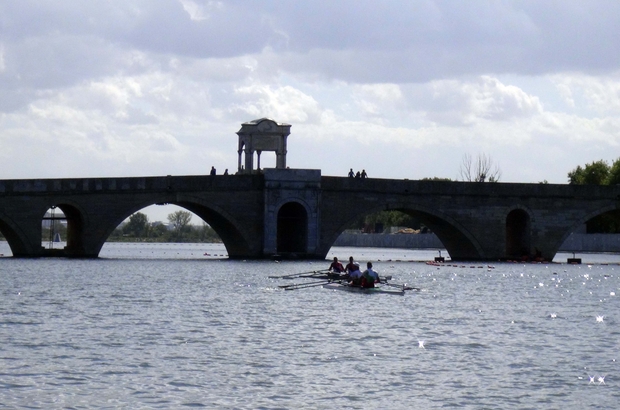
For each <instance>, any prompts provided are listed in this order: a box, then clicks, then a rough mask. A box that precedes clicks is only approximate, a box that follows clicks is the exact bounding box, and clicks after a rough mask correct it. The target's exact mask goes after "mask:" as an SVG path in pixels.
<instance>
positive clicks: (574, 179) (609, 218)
mask: <svg viewBox="0 0 620 410" xmlns="http://www.w3.org/2000/svg"><path fill="white" fill-rule="evenodd" d="M568 183H569V184H571V185H616V184H618V183H620V158H618V159H617V160H615V161H614V163H613V164H612V165H611V167H610V166H609V164H608V163H607V162H606V161H604V160H599V161H594V162H592V163H590V164H586V165H585V166H584V167H583V168H582V167H581V166H580V165H578V166H577V168H575V169H573V170H572V171H570V172H569V173H568ZM586 232H587V233H620V211H618V210H612V211H608V212H605V213H604V214H600V215H597V216H595V217H594V218H592V219H590V220H589V221H587V222H586Z"/></svg>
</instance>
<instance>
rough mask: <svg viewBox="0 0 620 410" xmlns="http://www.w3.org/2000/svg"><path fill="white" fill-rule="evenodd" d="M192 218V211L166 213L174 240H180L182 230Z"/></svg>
mask: <svg viewBox="0 0 620 410" xmlns="http://www.w3.org/2000/svg"><path fill="white" fill-rule="evenodd" d="M191 220H192V213H191V212H188V211H181V210H179V211H176V212H174V213H171V214H168V221H169V222H170V223H171V224H172V229H173V232H174V236H175V238H176V240H178V241H181V239H182V238H183V232H184V231H186V230H187V227H188V225H189V223H190V221H191Z"/></svg>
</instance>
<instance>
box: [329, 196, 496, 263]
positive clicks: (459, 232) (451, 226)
mask: <svg viewBox="0 0 620 410" xmlns="http://www.w3.org/2000/svg"><path fill="white" fill-rule="evenodd" d="M380 211H400V212H403V213H405V214H408V215H411V216H414V217H417V218H419V219H420V221H421V222H422V223H424V225H426V226H427V227H429V228H430V229H431V231H432V232H434V233H435V234H436V235H437V237H438V238H439V240H440V241H441V243H442V244H443V245H444V247H445V248H446V250H447V251H448V253H449V254H450V257H451V258H452V259H459V260H476V259H481V258H483V257H484V256H485V255H484V252H483V250H482V247H481V245H480V243H479V242H478V241H477V240H476V238H475V237H474V236H473V235H472V234H471V233H470V232H469V231H468V230H467V229H466V228H465V227H463V226H462V225H461V224H460V223H459V222H457V221H456V220H454V219H453V218H452V217H450V216H448V215H445V214H442V213H440V212H437V211H435V210H431V209H428V208H426V207H424V206H421V205H419V204H411V203H399V204H390V205H389V206H388V205H377V206H374V207H371V208H367V209H364V210H363V211H359V212H358V213H356V214H355V215H354V216H353V217H351V218H349V219H348V220H347V221H346V222H345V223H343V224H341V225H339V226H338V227H337V229H336V231H335V232H334V233H333V235H332V237H331V239H330V240H329V241H328V242H329V246H328V247H327V249H326V250H325V254H327V252H328V251H329V248H331V246H332V245H333V243H334V242H335V241H336V239H337V238H338V236H339V235H340V234H341V233H342V232H343V231H344V230H345V229H346V227H347V226H350V224H351V223H353V222H354V221H356V220H357V219H359V218H360V217H362V216H364V215H368V214H372V213H375V212H380Z"/></svg>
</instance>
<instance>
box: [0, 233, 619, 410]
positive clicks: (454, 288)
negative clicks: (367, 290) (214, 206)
mask: <svg viewBox="0 0 620 410" xmlns="http://www.w3.org/2000/svg"><path fill="white" fill-rule="evenodd" d="M3 249H4V248H3ZM0 253H6V251H4V250H2V249H0ZM333 256H338V257H339V258H340V259H341V260H346V259H347V258H348V257H349V256H353V257H354V258H355V259H356V260H358V261H359V262H360V263H364V262H366V261H367V260H371V261H373V263H374V266H375V268H376V270H377V271H379V272H380V274H381V275H382V276H386V275H391V276H392V277H393V279H392V282H393V283H399V284H403V283H406V284H408V285H409V286H414V287H419V288H421V291H419V292H417V291H408V293H407V294H406V295H405V296H392V295H380V294H377V295H363V294H355V293H348V292H336V291H330V290H327V289H323V288H322V287H321V286H314V287H308V288H303V289H297V290H292V291H285V290H283V289H282V288H280V287H279V286H282V285H286V284H291V283H304V282H310V281H313V280H316V279H309V278H308V279H304V278H297V279H289V280H286V279H272V278H269V276H281V275H286V274H290V273H300V272H312V271H316V270H321V269H325V268H327V267H328V266H329V260H326V261H312V262H310V261H295V262H292V261H291V262H286V261H284V262H280V263H276V262H274V261H231V260H228V259H227V258H226V255H225V249H224V248H223V247H222V246H221V245H200V244H188V245H174V244H161V245H153V244H114V245H111V246H108V245H106V247H104V250H103V252H102V254H101V258H99V259H96V260H68V259H13V258H0V408H30V409H33V408H34V409H48V408H161V409H169V408H179V407H197V408H239V409H241V408H243V409H255V408H265V409H275V408H282V409H285V408H295V409H300V408H301V409H303V408H306V409H333V408H350V409H376V408H386V409H388V408H389V409H410V408H425V409H433V408H444V407H463V408H599V409H608V408H614V407H615V406H616V405H617V402H618V399H619V398H620V390H619V389H618V380H619V379H620V372H619V369H618V362H617V359H618V357H617V355H618V351H620V350H619V347H620V346H619V342H620V330H618V329H620V326H619V323H618V322H619V317H618V312H619V306H618V304H619V302H618V298H617V297H616V296H615V294H616V292H617V290H618V288H619V287H620V281H619V278H618V271H619V269H620V266H619V265H618V264H617V262H616V261H613V260H609V258H611V259H613V258H614V256H607V255H598V256H595V258H598V259H599V260H600V259H602V263H601V261H599V262H596V261H595V262H592V263H590V264H584V265H566V264H559V263H553V264H523V263H493V264H488V263H484V264H482V263H474V264H470V263H465V264H462V263H454V264H452V263H450V262H447V263H446V264H444V265H441V266H432V265H427V264H425V263H424V262H420V261H421V260H428V259H432V258H433V257H434V256H436V253H435V252H430V253H429V252H427V251H419V252H418V251H407V250H395V249H369V248H357V249H356V248H333V249H332V250H331V251H330V254H329V255H328V259H331V258H332V257H333ZM606 258H608V259H607V260H606ZM413 260H415V261H413ZM599 319H600V320H599Z"/></svg>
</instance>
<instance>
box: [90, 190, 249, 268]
mask: <svg viewBox="0 0 620 410" xmlns="http://www.w3.org/2000/svg"><path fill="white" fill-rule="evenodd" d="M157 204H170V205H176V206H179V207H182V208H184V209H187V210H188V211H190V212H192V213H194V214H196V215H197V216H198V217H199V218H201V219H202V220H204V221H205V222H206V223H208V224H209V225H210V226H211V228H213V230H214V231H215V232H216V233H217V234H218V235H219V237H220V239H222V243H223V244H224V246H225V248H226V251H227V253H228V257H229V258H231V259H235V258H244V257H247V256H248V255H252V252H253V249H252V247H251V245H250V244H251V243H252V241H251V240H250V238H249V235H248V234H247V233H246V231H244V230H243V229H242V228H241V224H240V223H239V222H237V221H236V220H235V218H233V217H232V216H231V215H230V214H229V213H228V212H226V211H225V210H224V209H222V208H221V207H220V206H218V205H216V204H213V203H209V202H208V201H206V200H204V199H202V198H197V197H193V196H191V195H178V196H177V195H175V196H174V198H170V197H168V196H166V197H164V198H161V197H160V198H151V199H149V200H145V201H140V202H138V203H135V204H133V205H131V206H130V207H128V208H125V209H124V210H123V211H122V212H121V213H119V214H117V215H116V216H115V217H114V219H112V220H111V221H108V222H107V223H106V226H105V227H104V228H103V229H102V232H103V233H102V235H101V236H100V237H99V238H98V239H97V244H96V254H98V253H99V252H100V251H101V248H102V247H103V245H104V243H105V242H106V240H107V239H108V238H109V236H110V235H111V234H112V232H114V230H115V229H116V228H117V227H118V225H119V224H120V223H121V222H123V221H124V220H126V219H127V218H128V217H130V216H131V215H133V214H134V213H136V212H139V211H140V210H142V209H144V208H146V207H149V206H151V205H157Z"/></svg>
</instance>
